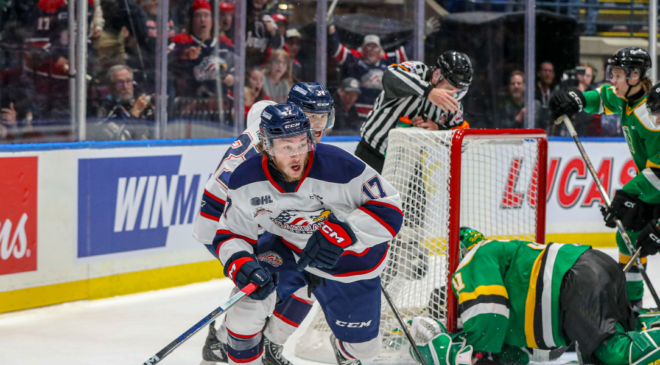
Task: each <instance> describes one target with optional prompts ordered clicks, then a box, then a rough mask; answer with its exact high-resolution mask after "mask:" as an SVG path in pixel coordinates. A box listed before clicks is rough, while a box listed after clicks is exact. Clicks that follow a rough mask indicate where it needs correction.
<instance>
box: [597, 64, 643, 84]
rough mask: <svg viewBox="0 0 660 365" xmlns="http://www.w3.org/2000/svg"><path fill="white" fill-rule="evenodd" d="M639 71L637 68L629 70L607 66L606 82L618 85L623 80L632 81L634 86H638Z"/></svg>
mask: <svg viewBox="0 0 660 365" xmlns="http://www.w3.org/2000/svg"><path fill="white" fill-rule="evenodd" d="M639 77H640V74H639V70H638V69H636V68H633V69H627V68H624V67H619V66H607V68H606V69H605V80H607V81H609V82H611V83H612V84H616V83H617V82H618V81H621V80H630V81H632V82H633V84H636V83H637V81H639Z"/></svg>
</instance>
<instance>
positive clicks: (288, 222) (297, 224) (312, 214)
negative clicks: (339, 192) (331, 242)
mask: <svg viewBox="0 0 660 365" xmlns="http://www.w3.org/2000/svg"><path fill="white" fill-rule="evenodd" d="M330 213H331V212H330V211H329V210H326V209H323V208H321V209H317V210H313V211H304V210H297V209H288V210H283V211H282V212H281V213H280V214H279V215H278V216H277V217H275V218H271V220H272V221H273V223H275V225H276V226H278V227H280V228H282V229H285V230H287V231H289V232H293V233H299V234H312V233H313V232H314V231H316V230H318V229H319V225H320V224H321V223H322V222H323V221H325V219H326V218H328V215H330Z"/></svg>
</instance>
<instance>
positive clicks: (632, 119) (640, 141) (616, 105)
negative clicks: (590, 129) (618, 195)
mask: <svg viewBox="0 0 660 365" xmlns="http://www.w3.org/2000/svg"><path fill="white" fill-rule="evenodd" d="M583 95H584V98H585V99H586V101H587V105H586V106H585V108H584V111H585V112H587V113H590V114H619V115H620V116H621V128H622V129H623V134H624V136H625V137H626V142H628V149H629V150H630V154H631V155H632V158H633V161H634V162H635V166H636V167H637V172H638V174H637V176H636V177H634V178H633V179H632V180H630V181H629V182H628V183H627V184H626V185H625V186H624V187H623V190H624V191H625V192H627V193H629V194H634V195H637V196H639V198H640V199H641V200H642V201H643V202H645V203H649V204H660V125H655V124H654V123H653V122H651V119H650V118H649V114H648V110H647V109H646V96H644V97H643V98H642V99H641V100H639V101H638V102H637V103H635V104H634V105H632V106H630V105H629V104H628V100H626V99H625V98H621V97H619V96H617V95H616V93H615V91H614V88H613V87H612V86H611V85H603V86H601V87H600V88H598V89H596V90H591V91H587V92H585V93H584V94H583Z"/></svg>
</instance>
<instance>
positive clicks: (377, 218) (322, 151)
mask: <svg viewBox="0 0 660 365" xmlns="http://www.w3.org/2000/svg"><path fill="white" fill-rule="evenodd" d="M310 154H311V156H310V159H309V161H310V162H309V163H308V165H307V167H306V169H305V172H304V174H303V177H302V179H301V180H300V181H297V182H295V183H288V182H285V181H283V180H281V179H279V178H277V177H276V176H273V175H272V174H271V172H270V170H269V167H268V159H267V158H266V157H263V156H255V157H252V158H250V159H248V160H247V161H245V162H244V163H243V164H241V165H240V166H239V167H238V168H237V169H236V171H235V172H234V173H233V174H232V177H231V180H230V181H229V191H228V197H227V202H226V204H225V210H224V213H223V214H222V217H221V218H220V221H219V224H218V230H217V232H216V236H215V239H214V240H213V248H214V250H215V253H216V256H217V257H218V258H219V259H220V261H221V263H222V264H223V265H224V264H225V263H226V261H227V260H228V259H229V258H230V257H231V256H232V255H233V254H234V253H236V252H238V251H248V252H250V253H253V252H254V245H255V244H256V243H257V240H258V235H259V227H263V228H264V229H265V230H266V231H267V232H270V233H272V234H274V235H277V236H280V237H281V238H282V241H283V242H284V244H286V245H287V246H288V247H289V248H290V249H291V250H292V251H293V253H294V256H295V258H296V260H298V254H299V253H300V252H301V251H302V250H303V249H304V248H305V246H306V245H307V241H308V240H309V238H310V237H311V235H312V233H313V232H314V231H315V230H317V229H318V226H319V224H320V223H321V222H322V221H323V220H324V219H326V217H327V216H328V215H329V214H330V212H332V213H334V214H335V216H336V217H337V218H338V219H340V220H341V221H344V222H347V223H348V224H349V225H350V226H351V228H352V229H353V231H354V232H355V236H356V237H357V242H356V243H355V244H354V245H353V246H350V247H349V248H347V250H346V252H344V254H343V255H342V257H341V258H340V259H339V261H338V262H337V264H336V265H335V267H333V268H332V269H328V270H319V269H315V268H309V267H308V268H307V269H306V270H307V271H309V272H310V273H313V274H315V275H317V276H320V277H323V278H326V279H330V280H336V281H341V282H347V283H348V282H353V281H357V280H363V279H370V278H374V277H376V276H378V275H379V274H380V273H381V272H382V271H383V269H384V268H385V265H386V264H387V250H388V243H387V242H388V241H389V240H391V239H392V238H393V237H395V236H396V234H397V233H398V231H399V229H400V228H401V224H402V221H403V214H402V212H401V199H400V197H399V193H398V191H396V190H395V189H394V188H393V187H392V186H391V185H390V184H389V183H388V182H387V181H386V180H385V179H383V178H382V177H381V176H380V175H379V174H378V173H377V172H376V171H375V170H373V169H372V168H371V167H369V166H368V165H366V164H365V163H364V162H362V161H361V160H360V159H358V158H356V157H355V156H353V155H351V154H349V153H348V152H346V151H344V150H342V149H340V148H338V147H334V146H331V145H326V144H322V143H319V144H318V145H317V148H316V150H315V151H314V152H310Z"/></svg>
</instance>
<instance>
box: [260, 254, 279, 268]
mask: <svg viewBox="0 0 660 365" xmlns="http://www.w3.org/2000/svg"><path fill="white" fill-rule="evenodd" d="M257 259H258V260H259V261H263V262H266V263H268V264H270V265H271V266H274V267H278V266H280V265H282V262H284V260H282V257H281V256H280V255H279V254H277V253H276V252H273V251H268V252H264V253H262V254H260V255H259V256H257Z"/></svg>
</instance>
